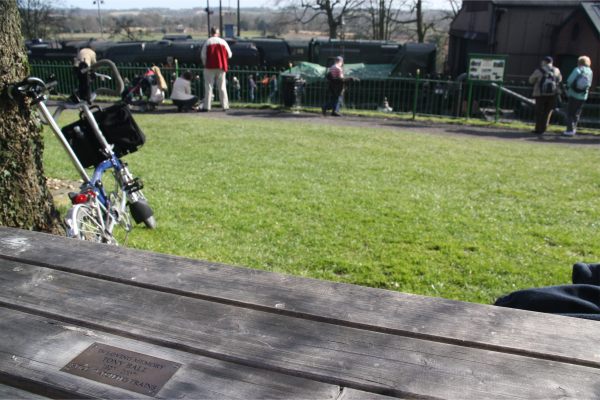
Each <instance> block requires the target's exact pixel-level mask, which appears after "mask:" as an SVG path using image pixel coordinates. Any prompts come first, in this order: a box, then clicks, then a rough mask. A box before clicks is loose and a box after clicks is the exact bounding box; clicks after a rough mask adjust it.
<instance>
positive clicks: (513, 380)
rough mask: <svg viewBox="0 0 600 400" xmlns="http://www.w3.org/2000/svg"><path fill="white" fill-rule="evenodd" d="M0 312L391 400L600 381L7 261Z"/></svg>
mask: <svg viewBox="0 0 600 400" xmlns="http://www.w3.org/2000/svg"><path fill="white" fill-rule="evenodd" d="M0 305H2V306H4V307H7V308H15V309H19V310H22V311H25V312H28V313H33V314H39V315H43V316H45V317H49V318H53V319H58V320H61V321H63V322H67V323H70V324H74V325H77V326H80V327H84V328H86V329H92V330H99V331H103V332H110V333H112V334H115V335H119V336H127V337H132V338H135V339H137V340H141V341H146V342H149V343H153V344H158V345H160V346H162V347H172V348H177V349H184V350H185V351H186V352H188V353H193V354H196V355H204V356H208V357H212V358H216V359H220V360H224V361H235V362H236V363H238V364H243V365H247V366H252V367H259V368H265V369H270V370H272V371H276V372H284V373H286V374H289V375H294V376H299V377H304V378H309V379H313V380H318V381H322V382H328V383H332V384H335V385H338V386H347V387H351V388H355V389H360V390H364V391H367V392H374V393H380V394H386V395H394V396H407V397H409V395H427V396H432V397H439V398H460V399H468V398H471V399H483V398H523V397H524V398H553V397H556V396H562V398H588V397H593V396H594V395H595V394H596V382H597V381H598V379H599V378H600V370H598V369H596V368H589V367H583V366H578V365H572V364H565V363H558V362H551V361H546V360H539V359H531V358H527V357H523V356H517V355H512V354H503V353H498V352H493V351H487V350H482V349H477V348H469V347H464V346H457V345H450V344H445V343H439V342H435V341H428V340H421V339H415V338H410V337H404V336H399V335H391V334H385V333H380V332H373V331H369V330H364V329H356V328H350V327H345V326H339V325H335V324H330V323H326V322H318V321H312V320H306V319H302V318H295V317H290V316H285V315H279V314H276V313H272V312H265V311H259V310H252V309H247V308H242V307H238V306H234V305H228V304H221V303H216V302H211V301H206V300H203V299H197V298H190V297H182V296H179V295H176V294H171V293H165V292H163V291H160V290H153V289H147V288H140V287H138V286H135V285H132V284H131V282H123V283H121V282H107V281H106V280H103V279H96V278H91V277H86V276H81V275H78V274H73V273H68V272H62V271H57V270H53V269H49V268H44V267H36V266H32V265H28V264H22V263H17V262H13V261H7V260H3V261H0ZM173 361H178V360H173Z"/></svg>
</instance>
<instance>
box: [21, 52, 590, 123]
mask: <svg viewBox="0 0 600 400" xmlns="http://www.w3.org/2000/svg"><path fill="white" fill-rule="evenodd" d="M148 67H149V66H147V65H134V64H119V65H118V68H119V70H120V71H121V75H122V76H123V79H124V80H125V82H126V83H127V82H132V81H133V80H134V79H135V78H136V77H137V76H141V75H143V74H144V72H146V70H147V69H148ZM31 70H32V75H35V76H39V77H40V78H42V79H47V78H48V77H49V76H50V75H51V74H54V75H55V76H56V78H57V80H58V82H59V85H58V87H57V90H58V92H59V93H61V94H65V95H68V94H70V93H71V92H72V91H73V89H74V88H76V87H77V81H76V79H75V75H74V72H73V67H72V65H70V64H69V63H62V62H36V63H33V64H31ZM184 70H190V71H191V72H192V74H193V75H194V76H196V77H197V78H198V79H196V80H194V82H193V88H192V90H193V91H194V93H195V94H196V95H198V97H199V98H202V97H203V93H204V88H203V79H202V69H201V68H198V67H197V66H195V65H180V66H179V67H178V68H177V69H175V68H162V69H161V71H162V73H163V75H164V77H165V79H166V80H167V84H168V86H169V90H170V89H171V85H172V82H173V81H174V80H175V78H176V76H177V74H178V73H181V72H183V71H184ZM273 75H275V77H276V79H277V85H276V86H275V87H276V88H277V90H274V86H273V85H270V84H269V79H270V78H271V77H272V76H273ZM234 76H235V77H236V78H237V79H238V80H239V82H240V90H239V92H237V91H235V90H234V89H233V84H232V80H233V77H234ZM250 77H252V78H253V79H254V81H255V83H256V85H257V88H256V91H255V93H254V98H252V96H251V90H250ZM286 79H289V76H286V75H285V71H278V70H266V69H253V68H233V69H231V70H230V71H229V72H228V74H227V87H228V93H229V99H230V102H231V103H232V104H233V105H234V106H235V104H236V103H257V104H269V103H270V104H277V105H281V104H285V103H286V101H285V100H286V94H287V95H288V96H287V100H288V101H287V102H288V103H289V99H290V94H289V93H286V91H290V90H293V88H294V86H296V89H297V92H298V96H295V95H293V96H292V101H293V102H294V103H295V105H296V106H301V107H317V108H320V107H321V105H322V104H323V103H324V101H325V99H326V97H327V82H326V80H325V78H323V79H322V80H316V81H310V82H306V83H304V84H296V85H293V84H292V85H290V84H286ZM95 85H100V86H105V87H106V86H108V87H111V85H113V83H112V82H107V81H104V82H97V83H95ZM113 88H114V87H113ZM468 92H469V84H468V83H467V82H464V81H462V82H461V81H456V80H452V79H450V78H448V77H442V76H419V75H407V76H398V77H389V78H387V79H363V80H361V81H358V82H352V83H349V84H348V86H347V89H346V92H345V96H344V107H345V108H347V109H355V110H371V111H376V110H378V109H379V108H380V107H381V106H382V105H383V102H384V100H387V103H388V105H389V107H391V108H392V109H393V112H396V113H408V114H410V115H413V116H416V115H432V116H444V117H450V118H474V119H486V120H489V121H498V120H499V121H522V122H532V121H533V117H534V107H533V103H532V100H531V99H530V96H531V86H530V85H528V84H527V82H525V81H510V82H505V83H504V84H503V85H500V86H499V85H493V84H488V83H474V84H473V86H472V95H471V97H470V100H471V101H470V104H468V100H469V96H468ZM288 105H289V104H288ZM563 106H564V105H563ZM553 123H555V124H562V123H564V115H562V114H561V110H560V109H559V112H557V113H554V117H553ZM580 126H582V127H589V128H600V92H598V91H593V92H592V93H591V94H590V98H589V100H588V101H587V102H586V105H585V107H584V111H583V115H582V119H581V122H580Z"/></svg>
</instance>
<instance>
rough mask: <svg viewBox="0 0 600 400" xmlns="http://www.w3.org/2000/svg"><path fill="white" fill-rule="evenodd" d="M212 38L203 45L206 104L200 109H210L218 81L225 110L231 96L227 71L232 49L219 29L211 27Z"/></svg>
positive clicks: (227, 107)
mask: <svg viewBox="0 0 600 400" xmlns="http://www.w3.org/2000/svg"><path fill="white" fill-rule="evenodd" d="M210 35H211V36H210V38H208V40H207V41H206V42H204V46H202V52H201V57H202V64H204V104H203V106H202V108H201V109H200V111H210V107H211V103H212V94H213V84H214V83H215V81H216V83H217V89H218V90H219V99H220V100H221V107H223V110H228V109H229V98H228V97H227V87H226V86H225V73H226V72H227V69H228V67H229V66H228V63H229V59H230V58H231V49H230V48H229V45H228V44H227V42H226V41H224V40H223V39H221V38H220V37H219V29H217V28H215V27H212V28H210Z"/></svg>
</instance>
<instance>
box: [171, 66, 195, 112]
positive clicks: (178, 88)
mask: <svg viewBox="0 0 600 400" xmlns="http://www.w3.org/2000/svg"><path fill="white" fill-rule="evenodd" d="M171 100H172V101H173V104H175V105H176V106H177V111H180V112H181V111H197V110H198V97H197V96H194V95H193V94H192V73H191V72H190V71H185V72H184V73H183V74H181V76H180V77H179V78H177V79H175V82H174V83H173V90H172V91H171Z"/></svg>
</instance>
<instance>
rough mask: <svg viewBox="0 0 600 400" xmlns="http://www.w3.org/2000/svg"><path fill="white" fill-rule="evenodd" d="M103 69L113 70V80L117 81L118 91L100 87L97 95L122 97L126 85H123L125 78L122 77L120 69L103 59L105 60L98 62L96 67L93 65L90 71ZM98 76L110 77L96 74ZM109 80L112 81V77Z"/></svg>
mask: <svg viewBox="0 0 600 400" xmlns="http://www.w3.org/2000/svg"><path fill="white" fill-rule="evenodd" d="M101 68H108V69H110V70H111V72H112V75H113V78H114V79H115V85H116V89H115V90H113V89H110V88H104V87H100V88H97V89H96V93H98V94H108V95H112V96H121V93H123V90H125V83H123V78H122V77H121V74H120V73H119V69H118V68H117V66H116V65H115V63H114V62H112V61H111V60H108V59H103V60H99V61H98V62H96V63H95V64H94V65H92V66H91V67H90V69H91V70H93V71H94V72H95V71H96V70H98V69H101ZM96 75H101V76H104V77H107V76H108V75H103V74H99V73H97V72H96ZM108 78H109V79H110V77H108Z"/></svg>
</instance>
